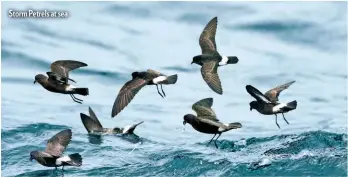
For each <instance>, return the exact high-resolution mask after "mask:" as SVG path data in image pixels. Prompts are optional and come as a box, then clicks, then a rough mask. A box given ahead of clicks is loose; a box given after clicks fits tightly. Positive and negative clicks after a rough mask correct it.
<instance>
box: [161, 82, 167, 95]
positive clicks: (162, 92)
mask: <svg viewBox="0 0 348 177" xmlns="http://www.w3.org/2000/svg"><path fill="white" fill-rule="evenodd" d="M161 90H162V93H163V95H164V96H166V93H164V91H163V88H162V84H161Z"/></svg>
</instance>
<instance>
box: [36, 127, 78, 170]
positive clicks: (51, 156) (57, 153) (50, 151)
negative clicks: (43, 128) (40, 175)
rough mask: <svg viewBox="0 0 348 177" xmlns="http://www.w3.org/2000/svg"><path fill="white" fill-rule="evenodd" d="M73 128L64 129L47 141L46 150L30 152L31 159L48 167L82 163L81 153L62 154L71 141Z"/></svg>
mask: <svg viewBox="0 0 348 177" xmlns="http://www.w3.org/2000/svg"><path fill="white" fill-rule="evenodd" d="M71 136H72V133H71V130H70V129H66V130H63V131H61V132H59V133H57V134H56V135H54V136H53V137H52V138H51V139H49V140H48V141H47V146H46V149H45V151H32V152H30V159H29V160H30V161H32V160H33V159H34V160H36V161H37V162H38V163H40V164H41V165H43V166H46V167H55V169H57V167H60V166H63V168H62V170H64V166H76V167H79V166H81V165H82V157H81V155H80V154H79V153H75V154H70V155H67V156H62V154H63V152H64V150H65V148H66V147H67V146H68V144H69V143H70V141H71Z"/></svg>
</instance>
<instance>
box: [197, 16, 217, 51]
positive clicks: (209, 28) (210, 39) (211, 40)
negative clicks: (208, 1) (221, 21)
mask: <svg viewBox="0 0 348 177" xmlns="http://www.w3.org/2000/svg"><path fill="white" fill-rule="evenodd" d="M216 27H217V17H214V18H213V19H211V20H210V21H209V23H208V24H207V25H206V26H205V28H204V30H203V32H202V33H201V36H200V37H199V45H200V46H201V49H202V54H214V53H215V52H216V43H215V35H216Z"/></svg>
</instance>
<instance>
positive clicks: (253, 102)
mask: <svg viewBox="0 0 348 177" xmlns="http://www.w3.org/2000/svg"><path fill="white" fill-rule="evenodd" d="M249 105H250V111H252V110H253V109H256V108H257V107H258V105H259V104H258V103H257V101H252V102H250V103H249Z"/></svg>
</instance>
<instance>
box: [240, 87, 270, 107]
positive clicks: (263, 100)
mask: <svg viewBox="0 0 348 177" xmlns="http://www.w3.org/2000/svg"><path fill="white" fill-rule="evenodd" d="M245 88H246V90H247V92H248V93H249V94H250V95H251V96H252V97H254V98H255V99H256V100H257V101H258V102H260V103H271V101H270V100H268V98H267V97H266V96H265V95H263V93H261V92H260V91H259V90H257V89H256V88H255V87H253V86H251V85H247V86H246V87H245Z"/></svg>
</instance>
